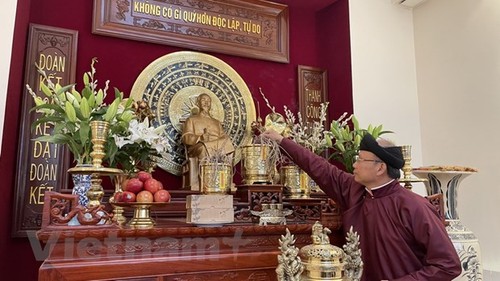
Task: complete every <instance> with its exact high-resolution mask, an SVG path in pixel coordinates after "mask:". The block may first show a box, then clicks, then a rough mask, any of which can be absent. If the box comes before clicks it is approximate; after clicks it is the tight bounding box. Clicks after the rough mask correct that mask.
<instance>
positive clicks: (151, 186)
mask: <svg viewBox="0 0 500 281" xmlns="http://www.w3.org/2000/svg"><path fill="white" fill-rule="evenodd" d="M160 189H161V188H160V182H159V181H157V180H155V179H153V178H151V179H148V180H147V181H146V182H144V190H147V191H149V192H151V194H155V193H156V192H157V191H158V190H160Z"/></svg>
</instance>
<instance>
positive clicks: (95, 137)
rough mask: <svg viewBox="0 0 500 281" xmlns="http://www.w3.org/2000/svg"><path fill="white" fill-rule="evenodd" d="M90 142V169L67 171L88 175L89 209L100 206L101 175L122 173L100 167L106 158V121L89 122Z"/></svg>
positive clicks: (107, 126) (78, 168) (77, 168)
mask: <svg viewBox="0 0 500 281" xmlns="http://www.w3.org/2000/svg"><path fill="white" fill-rule="evenodd" d="M90 127H91V142H92V144H93V146H92V152H91V153H90V157H92V166H90V167H74V168H71V169H69V170H68V172H69V173H75V174H90V176H91V179H90V182H91V185H90V189H89V191H88V192H87V197H88V198H89V203H88V206H87V207H89V208H92V207H96V206H100V205H101V199H102V197H103V196H104V189H103V188H102V185H101V182H102V179H101V176H103V175H118V174H122V173H123V171H122V170H120V169H114V168H106V167H103V166H102V159H103V158H104V156H106V153H105V151H104V144H105V143H106V139H107V137H108V131H109V123H108V122H106V121H91V122H90Z"/></svg>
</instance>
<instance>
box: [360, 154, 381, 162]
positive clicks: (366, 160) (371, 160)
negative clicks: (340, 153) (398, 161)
mask: <svg viewBox="0 0 500 281" xmlns="http://www.w3.org/2000/svg"><path fill="white" fill-rule="evenodd" d="M353 160H354V162H374V163H383V161H381V160H377V159H365V158H361V157H359V155H354V158H353Z"/></svg>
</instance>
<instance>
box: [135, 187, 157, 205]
mask: <svg viewBox="0 0 500 281" xmlns="http://www.w3.org/2000/svg"><path fill="white" fill-rule="evenodd" d="M136 201H137V202H140V203H151V202H153V193H151V192H149V191H147V190H143V191H141V192H139V193H138V194H137V198H136Z"/></svg>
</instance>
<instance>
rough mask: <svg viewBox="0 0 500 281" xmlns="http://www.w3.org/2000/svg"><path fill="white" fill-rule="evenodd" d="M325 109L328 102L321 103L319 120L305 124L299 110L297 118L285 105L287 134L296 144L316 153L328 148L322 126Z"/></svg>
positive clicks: (324, 120)
mask: <svg viewBox="0 0 500 281" xmlns="http://www.w3.org/2000/svg"><path fill="white" fill-rule="evenodd" d="M327 109H328V102H324V103H321V109H320V114H319V121H314V122H312V123H309V124H306V123H305V122H304V120H303V119H302V114H301V113H300V112H299V113H297V118H295V115H294V114H293V113H292V112H291V111H290V109H288V108H287V107H286V105H285V106H284V111H285V116H286V122H287V124H288V126H289V132H288V134H289V135H290V136H291V137H292V139H293V140H294V141H295V142H297V143H298V144H300V145H302V146H304V147H306V148H308V149H310V150H311V151H312V152H314V153H316V154H320V153H321V152H323V151H324V150H325V149H327V148H328V145H327V141H326V139H325V134H326V132H325V127H324V123H325V122H326V114H327ZM297 121H298V122H297ZM308 125H309V126H308Z"/></svg>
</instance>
